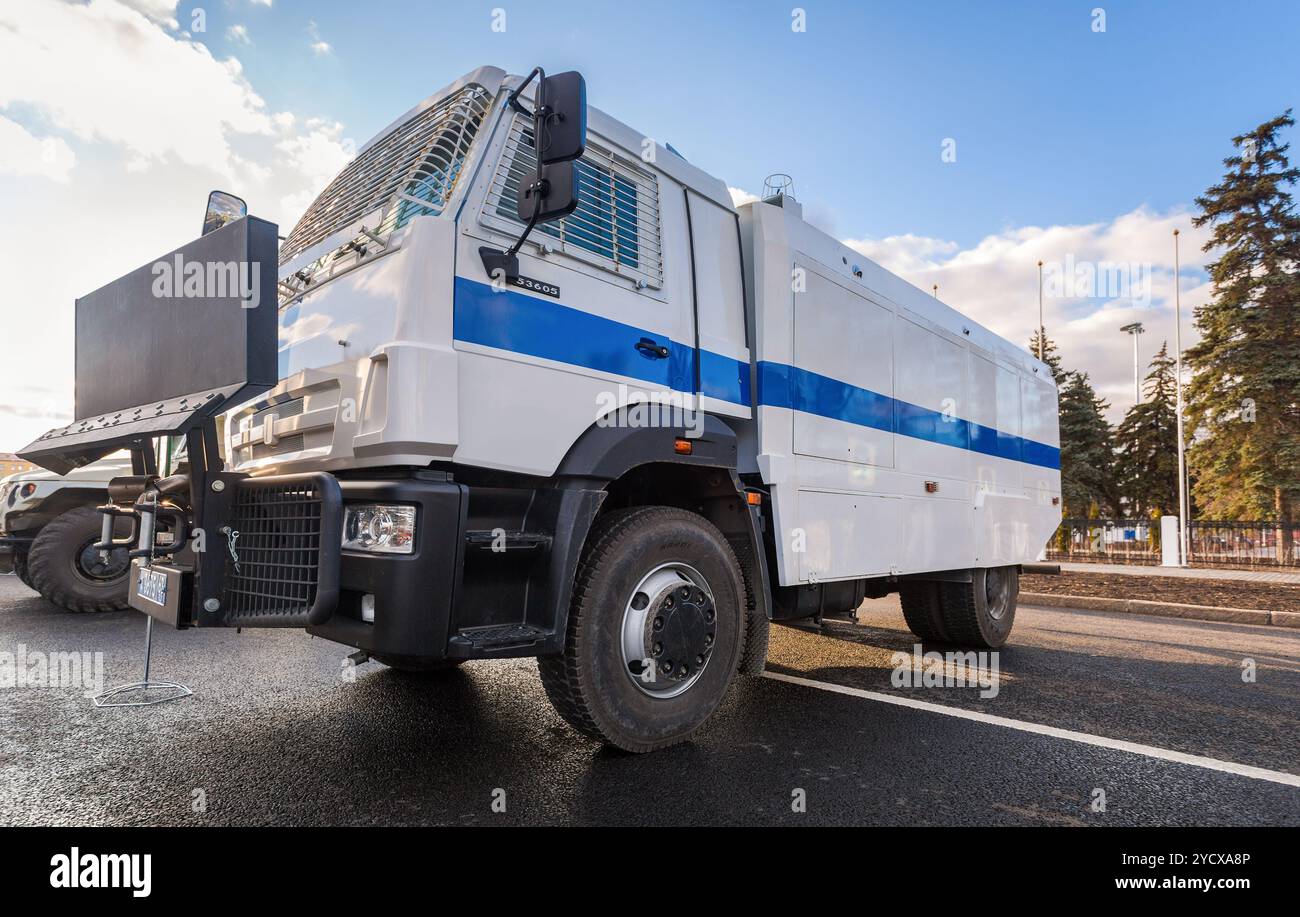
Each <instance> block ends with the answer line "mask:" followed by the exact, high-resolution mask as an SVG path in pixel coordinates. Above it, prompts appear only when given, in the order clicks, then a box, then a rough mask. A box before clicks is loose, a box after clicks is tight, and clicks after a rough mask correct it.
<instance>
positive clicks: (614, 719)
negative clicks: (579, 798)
mask: <svg viewBox="0 0 1300 917" xmlns="http://www.w3.org/2000/svg"><path fill="white" fill-rule="evenodd" d="M665 563H684V564H689V565H690V566H691V567H692V568H694V569H695V570H697V571H699V573H700V574H701V575H702V576H703V577H704V579H705V580H707V582H708V586H709V588H710V590H711V591H712V593H713V604H714V608H715V612H716V617H715V620H716V635H715V637H714V643H713V649H712V653H711V655H710V657H709V661H708V663H707V665H706V667H705V668H704V669H703V671H702V672H701V673H700V675H699V676H698V678H697V680H696V681H695V682H694V683H692V684H691V685H690V687H689V688H688V689H687V690H685V691H684V692H683V693H681V694H679V695H677V696H675V697H651V696H649V695H648V694H646V693H644V692H643V691H642V690H641V689H640V688H639V687H637V686H636V685H635V684H634V683H633V681H632V679H631V678H630V677H629V676H628V673H627V671H626V670H625V666H624V663H623V659H622V650H621V644H620V639H621V636H620V635H621V629H622V625H623V615H624V613H625V610H626V607H627V602H628V601H629V599H630V598H631V595H632V593H633V591H634V589H635V587H636V586H637V584H638V582H639V581H640V579H641V578H642V577H644V576H645V575H646V574H647V573H649V572H650V571H651V570H653V569H654V568H655V567H656V566H658V565H661V564H665ZM745 623H746V614H745V585H744V581H743V577H742V576H741V572H740V565H739V563H738V561H737V560H736V555H735V552H734V551H733V550H732V548H731V545H730V544H728V542H727V539H726V538H725V537H724V536H723V535H722V533H721V532H719V531H718V529H717V528H716V527H715V526H714V525H713V524H712V523H710V522H709V521H708V520H707V519H705V518H703V517H702V516H699V515H697V514H695V513H691V512H687V511H686V510H682V509H676V508H672V507H665V506H649V507H634V508H630V509H622V510H616V511H614V512H612V513H610V514H609V515H608V516H605V517H603V518H601V519H600V520H598V521H597V523H596V525H595V526H593V528H592V531H591V534H590V536H589V537H588V539H587V544H586V547H585V548H584V549H583V554H582V559H581V561H580V562H579V564H578V571H577V575H576V577H575V580H574V587H573V599H572V603H571V605H570V608H569V618H568V623H567V626H566V629H565V639H564V653H563V655H560V656H549V657H543V658H539V659H538V661H537V668H538V671H539V673H540V674H541V679H542V685H543V687H545V689H546V694H547V696H548V697H549V698H550V700H551V703H552V704H553V705H554V706H555V709H556V710H557V711H558V712H559V714H560V716H562V717H563V718H564V720H565V721H566V722H567V723H568V724H569V725H570V726H572V727H573V728H574V729H576V730H577V731H578V732H580V733H582V734H583V735H585V736H588V737H590V738H592V739H596V740H598V741H601V742H605V743H607V744H609V745H612V746H614V747H616V748H619V749H622V750H623V751H628V752H636V753H641V752H648V751H654V750H655V749H658V748H664V747H666V746H669V745H675V744H677V743H678V742H683V741H685V740H687V739H689V738H690V737H691V736H692V735H694V734H695V732H696V731H697V730H698V729H699V728H700V727H701V726H702V725H704V723H705V721H706V720H708V718H709V717H710V716H711V715H712V714H713V712H714V711H715V710H716V709H717V708H718V705H719V704H720V703H721V702H722V699H723V697H724V695H725V694H726V691H727V688H728V686H729V685H730V684H731V682H732V680H733V677H734V676H735V674H736V669H737V666H738V665H739V662H740V656H741V650H742V648H743V647H744V645H745Z"/></svg>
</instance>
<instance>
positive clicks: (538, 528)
mask: <svg viewBox="0 0 1300 917" xmlns="http://www.w3.org/2000/svg"><path fill="white" fill-rule="evenodd" d="M218 483H219V485H220V486H218ZM204 493H205V499H204V500H203V505H202V507H201V511H200V513H199V514H198V518H196V519H193V520H191V521H190V525H191V526H192V527H195V528H197V529H202V530H203V531H204V532H205V535H206V540H207V546H206V549H205V550H203V551H201V552H194V551H189V550H187V551H186V552H183V554H181V553H178V554H177V555H176V556H175V557H173V558H171V559H170V560H168V559H163V560H160V561H156V562H155V566H162V567H166V568H169V569H171V570H172V571H173V572H174V573H175V574H176V575H177V576H179V577H180V579H179V580H178V581H177V582H176V585H175V586H174V587H170V586H169V588H168V590H167V592H166V594H167V596H168V605H169V607H168V608H161V607H159V606H158V605H157V604H151V603H150V602H149V601H147V600H146V599H144V598H143V597H140V596H137V595H135V590H132V593H131V594H130V597H129V598H130V601H131V604H132V606H133V607H135V608H137V609H139V610H140V611H144V612H146V613H148V614H151V615H153V616H154V617H157V618H159V619H160V620H162V621H165V622H166V623H169V624H172V625H174V626H177V627H181V628H185V627H190V626H198V627H301V628H305V629H306V630H307V632H308V633H310V634H313V635H315V636H319V637H324V638H326V639H328V640H332V641H335V642H338V643H342V644H345V645H347V646H353V647H356V648H358V649H361V650H363V651H365V652H367V653H369V654H371V655H373V656H377V657H380V658H381V659H382V660H383V661H387V662H393V663H395V664H398V665H400V664H402V663H403V662H410V663H412V664H417V663H422V662H429V661H437V660H443V659H484V658H503V657H509V656H538V655H546V654H550V653H556V652H559V651H560V650H561V649H562V647H563V634H564V624H565V620H564V610H565V609H567V608H568V603H569V596H570V590H571V583H572V580H573V573H574V570H575V568H576V566H577V562H578V557H579V555H580V552H581V549H582V545H583V543H584V540H585V538H586V533H587V530H588V528H589V526H590V524H591V521H592V520H593V519H594V518H595V516H596V513H597V512H598V511H599V508H600V505H601V502H602V500H603V498H604V492H603V491H601V490H599V489H592V488H589V487H588V486H585V485H584V484H582V483H581V482H579V483H577V484H574V485H572V486H549V485H545V484H544V485H542V486H540V487H531V486H527V485H523V486H505V487H499V486H492V485H481V484H480V485H475V486H468V485H466V484H462V483H458V482H456V481H454V480H453V479H452V478H451V476H450V474H449V473H446V472H442V471H434V470H429V469H409V470H399V471H395V472H394V474H393V476H390V477H385V478H383V479H375V478H361V477H335V476H334V475H330V474H324V473H314V474H305V475H285V476H269V477H260V478H249V477H247V476H245V475H241V474H234V473H229V472H222V473H218V474H216V475H215V476H213V478H212V479H210V481H209V486H208V487H207V488H205V490H204ZM359 503H392V504H404V505H409V506H414V507H415V508H416V517H415V541H414V549H413V551H412V553H410V554H372V553H367V552H360V551H343V550H342V549H341V547H340V541H341V531H342V525H343V516H344V510H345V508H346V506H347V505H348V504H359ZM137 505H138V504H137ZM135 563H136V564H137V565H139V564H141V563H142V561H141V560H138V559H137V560H136V561H135ZM196 569H197V572H198V576H197V578H196V577H195V576H194V571H195V570H196ZM166 575H168V576H171V575H172V574H171V573H167V574H166ZM155 579H156V578H155ZM173 597H174V598H175V601H176V608H174V609H173V608H170V605H171V604H172V599H173ZM371 609H373V614H368V613H367V612H368V611H369V610H371Z"/></svg>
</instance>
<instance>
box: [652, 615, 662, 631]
mask: <svg viewBox="0 0 1300 917" xmlns="http://www.w3.org/2000/svg"><path fill="white" fill-rule="evenodd" d="M654 629H655V630H663V629H664V619H663V618H662V617H656V618H655V623H654Z"/></svg>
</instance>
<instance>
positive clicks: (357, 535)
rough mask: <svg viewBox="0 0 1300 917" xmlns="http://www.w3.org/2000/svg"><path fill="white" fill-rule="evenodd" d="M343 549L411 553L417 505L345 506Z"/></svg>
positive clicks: (368, 504)
mask: <svg viewBox="0 0 1300 917" xmlns="http://www.w3.org/2000/svg"><path fill="white" fill-rule="evenodd" d="M343 550H345V551H369V552H371V553H374V554H410V553H411V552H412V551H413V550H415V507H414V506H402V505H400V504H395V503H351V504H348V505H346V506H344V507H343Z"/></svg>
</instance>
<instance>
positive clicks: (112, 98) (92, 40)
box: [0, 0, 352, 450]
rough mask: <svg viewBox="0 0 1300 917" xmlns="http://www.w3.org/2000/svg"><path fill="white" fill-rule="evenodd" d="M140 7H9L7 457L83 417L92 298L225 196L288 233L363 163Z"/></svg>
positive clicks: (1, 162) (313, 121)
mask: <svg viewBox="0 0 1300 917" xmlns="http://www.w3.org/2000/svg"><path fill="white" fill-rule="evenodd" d="M140 5H141V4H138V3H137V4H133V5H132V6H128V5H126V4H124V3H122V2H116V0H92V2H90V3H88V4H65V3H62V2H57V0H29V2H25V3H24V4H22V13H21V15H19V14H18V13H17V12H16V11H14V10H12V9H11V7H12V6H13V5H4V4H0V201H3V202H4V205H3V210H4V214H5V216H6V219H5V220H3V221H0V265H2V266H3V268H2V269H0V273H3V274H4V276H5V282H6V283H7V284H8V286H7V288H6V296H5V298H4V300H3V301H0V323H2V324H0V327H4V328H5V333H6V335H7V336H8V339H9V340H11V341H21V346H14V347H11V348H9V349H8V350H6V353H5V360H3V361H0V393H3V395H2V396H0V449H2V450H12V449H15V448H19V447H21V446H23V445H25V444H26V443H27V442H29V441H31V440H32V439H35V437H36V436H38V435H39V434H40V433H42V432H44V431H45V430H47V429H49V428H50V427H53V426H56V425H62V424H63V423H66V422H67V420H68V419H69V416H70V410H71V408H72V375H73V373H72V357H73V331H72V325H73V303H74V301H75V299H76V298H77V297H78V296H82V295H85V294H86V293H87V292H89V291H91V290H94V289H97V288H98V287H100V286H102V285H103V284H104V283H106V282H108V281H109V280H111V279H113V278H114V277H118V276H120V275H121V274H123V273H124V272H126V271H127V270H130V269H131V268H132V267H135V266H138V265H140V264H144V263H147V262H148V261H149V260H150V259H152V258H155V257H157V256H158V255H159V254H160V253H162V252H166V251H168V250H169V249H171V248H174V247H175V246H177V245H178V244H181V243H183V242H185V241H187V240H189V239H192V238H194V237H195V236H197V235H198V231H199V224H200V220H201V218H202V211H203V203H204V200H205V199H206V197H207V194H208V192H209V191H210V190H212V189H213V188H216V187H220V188H226V189H227V190H230V191H233V192H235V193H237V194H239V195H240V196H241V197H244V198H245V199H246V200H247V201H248V202H249V209H250V210H251V211H252V212H253V213H254V214H256V215H257V216H260V217H263V218H265V219H269V220H272V221H274V222H276V223H278V224H279V226H280V227H281V232H282V233H286V234H287V232H288V230H289V228H290V227H291V226H292V225H293V223H294V221H295V220H296V219H297V217H298V216H299V214H300V213H301V211H302V210H303V209H304V208H305V207H306V205H307V203H308V202H309V201H310V200H311V198H312V197H313V196H314V195H315V194H316V193H318V192H319V191H320V190H321V188H322V187H323V186H324V185H325V184H326V182H328V180H329V179H330V178H332V177H333V175H334V173H335V172H336V171H337V170H338V168H340V167H341V166H342V164H343V163H344V162H346V160H347V158H348V157H350V156H351V155H352V144H351V142H350V141H349V140H347V139H346V138H345V137H344V136H343V134H344V131H343V128H342V127H341V126H340V125H339V124H338V123H337V122H335V121H333V120H332V119H330V120H322V119H319V118H311V117H306V116H304V115H299V116H295V115H294V113H291V112H270V111H268V110H267V106H266V105H265V103H264V102H263V101H262V99H261V97H260V96H259V95H258V94H257V93H256V92H255V91H254V90H253V88H252V87H251V86H250V85H249V83H248V81H247V80H246V78H245V77H244V75H243V73H242V70H241V68H240V65H239V62H238V61H237V60H235V59H234V58H231V59H229V60H225V61H220V60H217V59H214V58H213V57H212V55H211V54H210V53H209V52H208V50H207V49H206V48H204V47H203V46H202V45H199V44H196V43H195V42H193V41H191V40H190V39H189V36H186V35H184V34H183V33H180V32H174V31H168V29H167V27H166V25H165V24H164V23H161V22H160V20H159V19H157V18H155V17H150V16H146V15H143V14H142V13H141V12H139V11H138V10H137V9H136V8H135V7H138V6H140ZM161 8H162V7H161V6H157V7H156V8H155V9H154V12H155V13H157V10H158V9H161ZM33 176H45V178H48V179H54V180H53V181H51V180H45V179H44V178H43V179H41V180H35V179H34V178H33ZM51 239H57V240H58V245H57V246H55V245H51V244H50V241H49V240H51ZM20 304H21V305H20Z"/></svg>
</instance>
